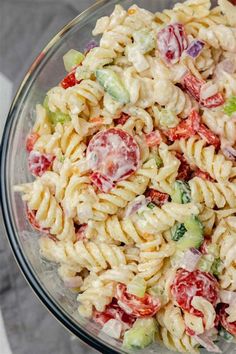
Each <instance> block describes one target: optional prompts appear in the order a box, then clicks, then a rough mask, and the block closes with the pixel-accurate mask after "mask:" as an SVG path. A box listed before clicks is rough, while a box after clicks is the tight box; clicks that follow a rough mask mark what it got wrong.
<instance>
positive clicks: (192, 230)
mask: <svg viewBox="0 0 236 354" xmlns="http://www.w3.org/2000/svg"><path fill="white" fill-rule="evenodd" d="M184 227H185V228H186V230H187V231H186V232H185V233H184V235H183V236H182V237H181V238H180V239H179V240H178V241H177V243H176V246H177V248H178V249H180V250H186V249H189V248H191V247H194V248H199V247H200V246H201V244H202V242H203V240H204V236H203V225H202V223H201V221H200V220H199V219H198V217H197V216H195V215H192V216H190V217H188V218H187V219H186V220H185V222H184Z"/></svg>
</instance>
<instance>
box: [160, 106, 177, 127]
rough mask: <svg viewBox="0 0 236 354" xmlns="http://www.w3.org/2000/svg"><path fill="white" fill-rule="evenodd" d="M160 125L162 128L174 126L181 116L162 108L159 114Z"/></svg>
mask: <svg viewBox="0 0 236 354" xmlns="http://www.w3.org/2000/svg"><path fill="white" fill-rule="evenodd" d="M159 121H160V125H161V127H162V128H174V127H176V126H177V125H178V123H179V118H178V117H177V116H176V114H175V113H174V112H172V111H170V110H168V109H162V110H161V112H160V116H159Z"/></svg>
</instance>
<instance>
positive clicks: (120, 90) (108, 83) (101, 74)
mask: <svg viewBox="0 0 236 354" xmlns="http://www.w3.org/2000/svg"><path fill="white" fill-rule="evenodd" d="M96 78H97V80H98V82H99V84H100V85H101V86H102V87H103V88H104V90H105V91H106V92H107V93H108V94H109V95H110V96H111V97H112V98H113V99H114V100H115V101H118V102H120V103H122V104H126V103H129V101H130V96H129V92H128V91H127V90H126V88H125V87H124V85H123V83H122V81H121V79H120V78H119V76H118V75H117V74H116V73H115V72H114V71H112V70H111V69H98V70H97V71H96Z"/></svg>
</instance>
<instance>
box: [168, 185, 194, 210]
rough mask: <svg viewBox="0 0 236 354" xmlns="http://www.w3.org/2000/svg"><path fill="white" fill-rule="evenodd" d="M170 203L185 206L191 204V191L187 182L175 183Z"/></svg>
mask: <svg viewBox="0 0 236 354" xmlns="http://www.w3.org/2000/svg"><path fill="white" fill-rule="evenodd" d="M171 199H172V202H174V203H179V204H186V203H190V202H191V190H190V187H189V184H188V182H184V181H179V180H177V181H175V184H174V192H173V194H172V195H171Z"/></svg>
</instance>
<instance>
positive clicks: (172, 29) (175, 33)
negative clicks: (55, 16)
mask: <svg viewBox="0 0 236 354" xmlns="http://www.w3.org/2000/svg"><path fill="white" fill-rule="evenodd" d="M157 46H158V49H159V51H160V53H161V56H162V57H163V59H164V60H165V61H166V62H167V63H169V64H175V63H177V62H178V61H179V58H180V57H181V55H182V53H183V51H184V50H185V49H186V48H187V46H188V39H187V35H186V33H185V30H184V26H183V25H182V24H180V23H174V24H171V25H168V26H166V27H164V28H163V29H162V30H161V31H159V32H158V34H157Z"/></svg>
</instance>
